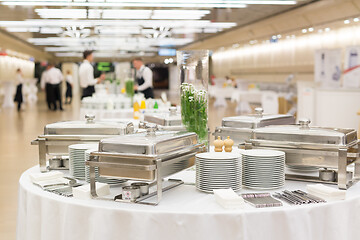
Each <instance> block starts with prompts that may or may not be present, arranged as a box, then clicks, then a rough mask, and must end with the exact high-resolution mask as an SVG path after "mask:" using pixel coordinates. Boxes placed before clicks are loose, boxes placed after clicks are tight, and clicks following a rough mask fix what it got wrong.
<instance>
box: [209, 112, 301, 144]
mask: <svg viewBox="0 0 360 240" xmlns="http://www.w3.org/2000/svg"><path fill="white" fill-rule="evenodd" d="M263 112H264V111H263V109H262V108H256V109H255V114H250V115H243V116H234V117H225V118H223V119H222V126H221V127H217V128H216V129H215V132H214V136H215V139H216V138H217V137H218V136H220V137H221V138H226V137H227V136H230V138H231V139H232V140H234V143H235V144H240V143H244V142H245V141H246V140H249V139H250V138H251V134H252V132H253V131H254V129H257V128H259V127H265V126H269V125H285V124H286V125H287V124H295V118H294V116H292V115H290V114H264V113H263Z"/></svg>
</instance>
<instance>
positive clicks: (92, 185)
mask: <svg viewBox="0 0 360 240" xmlns="http://www.w3.org/2000/svg"><path fill="white" fill-rule="evenodd" d="M89 168H90V193H91V197H92V198H97V197H98V195H97V193H96V186H95V167H93V166H89Z"/></svg>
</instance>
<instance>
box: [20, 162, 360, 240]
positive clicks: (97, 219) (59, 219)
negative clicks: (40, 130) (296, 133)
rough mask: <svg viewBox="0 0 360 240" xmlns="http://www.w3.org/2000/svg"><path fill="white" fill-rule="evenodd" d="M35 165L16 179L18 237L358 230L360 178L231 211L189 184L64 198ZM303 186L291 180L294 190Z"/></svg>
mask: <svg viewBox="0 0 360 240" xmlns="http://www.w3.org/2000/svg"><path fill="white" fill-rule="evenodd" d="M34 172H39V168H38V166H36V167H33V168H31V169H29V170H27V171H26V172H24V173H23V174H22V176H21V178H20V182H19V203H18V204H19V206H18V225H17V239H18V240H50V239H51V240H60V239H61V240H73V239H74V240H93V239H104V240H115V239H116V240H118V239H157V240H161V239H164V240H165V239H166V240H170V239H171V240H173V239H197V240H199V239H209V240H211V239H216V240H218V239H226V240H228V239H251V240H255V239H276V240H279V239H284V240H289V239H299V240H300V239H301V240H303V239H306V240H310V239H314V240H315V239H316V240H317V239H326V240H332V239H334V240H335V239H336V240H339V239H359V236H360V228H359V226H360V217H359V214H360V183H359V184H356V185H355V186H353V187H351V188H350V189H349V190H348V192H347V199H346V200H344V201H337V202H331V203H325V204H312V205H302V206H289V205H286V204H285V205H284V206H283V207H278V208H266V209H256V208H252V207H247V209H245V210H242V209H237V210H228V209H223V208H222V207H220V206H219V205H218V204H217V203H216V202H215V200H214V196H213V195H212V194H205V193H202V192H199V191H197V190H196V189H195V187H194V186H192V185H182V186H179V187H177V188H174V189H172V190H169V191H167V192H165V193H164V195H163V199H162V201H161V202H160V204H159V205H158V206H147V205H141V204H128V203H119V202H113V201H102V200H77V199H74V198H66V197H62V196H58V195H55V194H52V193H48V192H44V191H42V190H41V189H40V188H39V187H37V186H35V185H33V184H32V183H31V182H30V179H29V174H30V173H34ZM175 177H177V178H183V179H184V181H185V182H191V181H193V179H194V172H193V171H183V172H181V173H178V174H176V176H172V178H175ZM305 186H306V184H305V183H303V182H293V181H287V182H286V189H289V190H295V189H304V188H305ZM334 187H335V186H334ZM280 190H281V189H280ZM119 191H120V188H113V189H112V192H113V193H119ZM277 191H279V190H277ZM241 192H256V191H252V190H241Z"/></svg>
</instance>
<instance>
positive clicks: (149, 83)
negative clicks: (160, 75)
mask: <svg viewBox="0 0 360 240" xmlns="http://www.w3.org/2000/svg"><path fill="white" fill-rule="evenodd" d="M132 63H133V66H134V68H135V69H136V83H137V85H135V87H134V90H135V91H138V92H141V93H143V94H144V95H145V98H146V99H147V98H154V91H153V73H152V71H151V69H150V68H148V67H146V66H145V65H144V62H143V60H142V59H141V58H135V59H134V60H133V61H132Z"/></svg>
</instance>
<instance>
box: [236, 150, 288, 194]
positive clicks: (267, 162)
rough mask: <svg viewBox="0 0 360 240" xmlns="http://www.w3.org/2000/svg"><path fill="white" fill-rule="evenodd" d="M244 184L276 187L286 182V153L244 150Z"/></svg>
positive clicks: (263, 187) (261, 187)
mask: <svg viewBox="0 0 360 240" xmlns="http://www.w3.org/2000/svg"><path fill="white" fill-rule="evenodd" d="M242 164H243V166H242V167H243V173H242V176H243V179H242V181H243V186H244V187H247V188H252V189H276V188H281V187H283V186H284V184H285V153H284V152H281V151H274V150H263V149H254V150H246V151H242Z"/></svg>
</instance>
